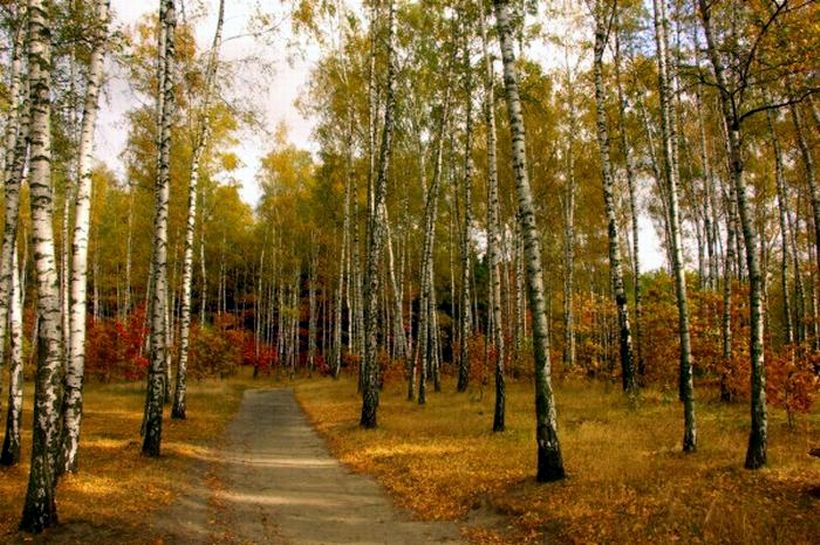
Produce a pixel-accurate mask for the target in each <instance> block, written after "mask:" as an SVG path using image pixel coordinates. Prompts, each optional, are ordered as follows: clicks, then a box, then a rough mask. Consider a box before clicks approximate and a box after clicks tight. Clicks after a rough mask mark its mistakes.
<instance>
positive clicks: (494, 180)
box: [479, 2, 507, 432]
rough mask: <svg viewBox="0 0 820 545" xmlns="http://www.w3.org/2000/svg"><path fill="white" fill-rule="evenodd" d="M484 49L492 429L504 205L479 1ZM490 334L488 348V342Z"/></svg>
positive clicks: (502, 406)
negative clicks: (492, 346) (492, 351)
mask: <svg viewBox="0 0 820 545" xmlns="http://www.w3.org/2000/svg"><path fill="white" fill-rule="evenodd" d="M479 24H480V29H481V48H482V59H483V62H484V120H485V123H486V124H487V128H486V131H487V264H488V266H489V269H490V286H489V290H488V292H489V294H490V305H491V312H490V316H489V317H488V325H487V329H488V331H492V339H493V342H494V343H495V373H494V376H495V403H494V405H493V431H495V432H500V431H504V429H505V428H506V412H507V410H506V408H507V388H506V380H505V375H504V361H505V360H504V358H505V355H506V353H505V350H504V328H503V327H502V323H503V318H502V316H501V271H500V270H499V262H500V261H501V233H500V231H501V228H500V225H499V224H500V216H501V207H500V206H499V203H498V155H497V151H496V147H497V142H496V123H495V90H494V88H493V79H494V78H493V61H492V58H491V57H490V54H489V51H488V43H487V42H488V39H487V22H486V17H485V13H484V3H483V2H481V4H480V19H479ZM489 340H490V336H489V335H488V337H487V341H486V342H485V347H486V346H487V344H489Z"/></svg>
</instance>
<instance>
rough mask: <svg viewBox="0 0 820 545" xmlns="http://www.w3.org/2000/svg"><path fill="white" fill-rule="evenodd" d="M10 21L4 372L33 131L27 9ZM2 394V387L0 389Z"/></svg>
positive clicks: (1, 337)
mask: <svg viewBox="0 0 820 545" xmlns="http://www.w3.org/2000/svg"><path fill="white" fill-rule="evenodd" d="M13 15H14V16H15V17H14V19H13V20H11V19H10V23H11V25H12V26H11V33H12V43H11V55H10V56H11V63H10V67H9V68H10V69H9V85H8V101H9V111H8V116H7V117H6V127H5V129H6V132H5V135H4V136H5V141H4V146H5V149H4V150H3V151H4V156H3V160H4V162H3V165H4V166H3V170H2V171H1V172H0V173H1V174H2V176H3V180H2V181H3V186H4V193H5V195H4V200H5V203H4V204H5V217H4V224H3V240H2V248H0V370H2V368H3V358H4V356H5V354H4V353H3V350H2V346H5V339H6V326H7V325H8V316H9V308H10V301H11V298H10V297H9V294H10V293H11V291H12V269H13V267H12V259H13V257H12V256H13V254H14V248H15V244H16V241H17V223H18V221H17V218H18V216H19V213H20V185H21V180H22V177H23V169H24V165H25V162H26V151H27V149H26V148H27V146H26V143H27V138H28V129H29V118H30V112H29V108H28V105H29V98H28V97H27V96H26V94H27V93H26V91H27V90H28V83H27V82H24V79H23V75H24V74H23V67H24V60H25V57H26V41H25V37H26V31H27V28H26V24H25V23H26V19H25V17H26V8H25V5H21V6H18V7H17V9H16V11H14V12H13ZM0 392H2V386H0Z"/></svg>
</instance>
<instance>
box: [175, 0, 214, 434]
mask: <svg viewBox="0 0 820 545" xmlns="http://www.w3.org/2000/svg"><path fill="white" fill-rule="evenodd" d="M224 21H225V0H219V8H218V12H217V20H216V31H215V32H214V39H213V43H212V44H211V51H210V54H209V56H208V64H207V68H206V69H205V95H204V98H203V104H202V112H201V114H200V119H199V128H198V134H197V135H196V136H195V140H194V142H195V143H194V151H193V154H192V155H191V172H190V173H189V177H188V216H187V219H186V224H185V250H184V255H183V258H182V301H181V304H180V307H181V308H180V331H179V360H178V362H177V377H176V385H175V387H174V405H173V408H172V409H171V418H175V419H180V420H183V419H185V417H186V412H187V406H186V403H185V394H186V392H187V378H188V348H189V344H190V331H191V291H192V287H193V280H194V235H195V234H196V212H197V211H196V205H197V200H198V198H199V174H200V168H201V166H200V163H201V161H202V156H203V154H204V153H205V148H206V146H207V145H208V141H209V139H210V135H211V121H210V118H211V115H210V109H211V108H210V107H211V103H212V101H213V95H214V88H215V87H216V75H217V66H218V64H219V48H220V46H221V44H222V25H223V23H224Z"/></svg>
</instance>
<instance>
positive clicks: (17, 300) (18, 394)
mask: <svg viewBox="0 0 820 545" xmlns="http://www.w3.org/2000/svg"><path fill="white" fill-rule="evenodd" d="M11 274H12V281H11V282H12V283H11V294H10V295H11V304H10V307H11V308H10V310H9V330H10V335H9V401H8V408H7V411H6V435H5V437H4V438H3V450H2V452H0V464H2V465H4V466H13V465H16V464H18V463H19V462H20V445H21V430H22V427H23V297H22V289H21V286H20V271H19V268H18V264H17V249H16V248H15V250H14V252H13V265H12V273H11Z"/></svg>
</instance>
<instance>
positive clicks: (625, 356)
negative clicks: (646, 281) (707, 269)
mask: <svg viewBox="0 0 820 545" xmlns="http://www.w3.org/2000/svg"><path fill="white" fill-rule="evenodd" d="M593 11H594V16H595V46H594V62H593V72H594V79H595V112H596V123H595V124H596V129H597V136H598V150H599V154H600V156H601V170H602V178H603V190H604V206H605V209H606V218H607V236H608V240H609V267H610V275H611V280H612V291H613V292H614V295H615V305H616V307H617V310H618V329H619V343H620V354H621V379H622V383H623V389H624V391H626V392H628V393H630V394H631V393H634V392H635V391H636V390H637V382H636V381H635V369H634V355H633V350H632V330H631V328H630V325H629V308H628V303H627V298H626V288H625V287H624V275H623V268H622V266H621V237H620V232H619V229H618V221H617V217H616V211H615V194H614V187H613V186H614V180H613V173H612V160H611V158H610V151H609V129H608V127H607V119H606V109H605V102H606V91H605V88H604V76H603V56H604V50H605V49H606V44H607V42H608V41H609V33H610V31H611V29H612V21H613V17H614V14H615V4H614V3H612V4H611V5H610V3H609V0H596V1H595V5H594V8H593Z"/></svg>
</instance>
